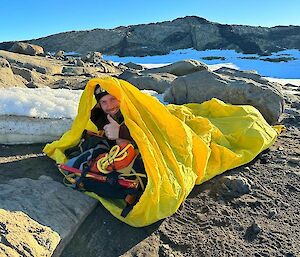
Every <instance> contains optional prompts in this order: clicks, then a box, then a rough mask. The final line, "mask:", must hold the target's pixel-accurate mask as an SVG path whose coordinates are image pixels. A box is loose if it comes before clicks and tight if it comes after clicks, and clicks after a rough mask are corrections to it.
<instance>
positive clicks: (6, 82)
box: [0, 57, 25, 88]
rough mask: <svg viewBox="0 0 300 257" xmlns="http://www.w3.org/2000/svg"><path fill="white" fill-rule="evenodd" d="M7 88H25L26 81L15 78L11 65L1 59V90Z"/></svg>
mask: <svg viewBox="0 0 300 257" xmlns="http://www.w3.org/2000/svg"><path fill="white" fill-rule="evenodd" d="M5 87H25V84H24V80H22V79H21V78H20V77H18V76H15V75H14V73H13V71H12V69H11V66H10V63H9V62H8V61H7V60H6V59H4V58H1V57H0V88H5Z"/></svg>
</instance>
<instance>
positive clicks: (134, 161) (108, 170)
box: [58, 131, 147, 217]
mask: <svg viewBox="0 0 300 257" xmlns="http://www.w3.org/2000/svg"><path fill="white" fill-rule="evenodd" d="M107 141H108V140H107V139H106V138H104V137H103V136H99V135H98V134H92V133H90V132H88V131H86V132H85V133H84V134H83V137H82V140H81V141H80V143H79V146H75V147H73V148H72V149H71V150H70V149H67V150H66V151H65V153H66V152H67V154H68V156H70V157H72V158H71V159H69V161H68V162H66V163H65V164H60V165H58V168H59V170H60V171H61V172H62V174H63V175H64V177H65V178H64V183H65V185H67V186H70V187H72V188H73V189H76V190H80V191H84V192H93V193H96V194H97V195H98V196H101V197H104V198H111V199H123V200H125V202H126V207H125V208H124V209H123V211H122V213H121V216H122V217H126V216H127V214H128V213H129V212H130V210H131V209H132V208H133V206H134V205H135V204H136V203H137V202H138V200H139V198H140V196H141V195H142V193H143V191H144V189H145V186H146V184H147V176H146V173H145V168H144V164H143V161H142V158H141V155H140V154H139V152H138V150H137V149H135V148H134V146H133V145H132V144H131V143H122V144H120V145H113V146H112V147H111V146H110V145H111V144H110V143H109V142H107ZM137 171H138V172H137Z"/></svg>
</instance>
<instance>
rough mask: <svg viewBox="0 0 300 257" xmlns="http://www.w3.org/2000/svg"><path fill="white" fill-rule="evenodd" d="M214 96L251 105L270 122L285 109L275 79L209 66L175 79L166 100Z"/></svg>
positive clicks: (189, 100) (181, 101)
mask: <svg viewBox="0 0 300 257" xmlns="http://www.w3.org/2000/svg"><path fill="white" fill-rule="evenodd" d="M247 76H248V75H247ZM213 97H216V98H219V99H220V100H222V101H224V102H227V103H231V104H249V105H252V106H254V107H256V108H257V109H258V110H259V111H260V112H261V113H262V115H263V116H264V118H265V119H266V120H267V121H268V122H269V123H270V124H274V123H276V122H277V121H278V119H279V117H280V115H281V114H282V112H283V110H284V99H283V95H282V93H281V91H280V90H279V89H278V88H277V85H275V84H274V83H272V82H268V81H267V80H263V79H258V78H256V79H255V80H253V79H252V78H250V77H249V78H248V77H247V78H245V77H242V76H239V77H238V76H232V75H229V74H226V75H225V74H217V73H215V72H210V71H207V70H203V71H198V72H195V73H192V74H189V75H186V76H182V77H178V78H177V79H175V80H174V81H173V82H172V84H171V87H170V89H169V90H168V92H166V94H165V98H164V100H165V101H168V102H170V103H176V104H184V103H192V102H194V103H202V102H204V101H207V100H210V99H211V98H213Z"/></svg>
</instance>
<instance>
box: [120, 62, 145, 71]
mask: <svg viewBox="0 0 300 257" xmlns="http://www.w3.org/2000/svg"><path fill="white" fill-rule="evenodd" d="M124 66H126V67H127V68H129V69H133V70H144V69H145V68H144V66H142V65H140V64H136V63H133V62H127V63H125V64H124Z"/></svg>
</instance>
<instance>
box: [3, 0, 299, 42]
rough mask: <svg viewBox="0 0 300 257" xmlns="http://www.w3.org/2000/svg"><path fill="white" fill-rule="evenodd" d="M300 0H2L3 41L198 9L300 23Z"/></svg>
mask: <svg viewBox="0 0 300 257" xmlns="http://www.w3.org/2000/svg"><path fill="white" fill-rule="evenodd" d="M299 10H300V0H252V1H248V0H214V1H213V0H148V1H146V0H139V1H136V0H112V1H109V0H104V1H103V0H83V1H77V0H52V1H49V0H48V1H47V0H39V1H37V0H26V1H24V0H1V1H0V24H1V28H0V42H3V41H10V40H22V39H32V38H39V37H43V36H47V35H51V34H56V33H59V32H65V31H71V30H89V29H94V28H115V27H117V26H127V25H135V24H141V23H150V22H159V21H166V20H172V19H175V18H178V17H184V16H187V15H196V16H200V17H203V18H205V19H207V20H209V21H214V22H218V23H223V24H243V25H254V26H267V27H271V26H276V25H300V18H299Z"/></svg>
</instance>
